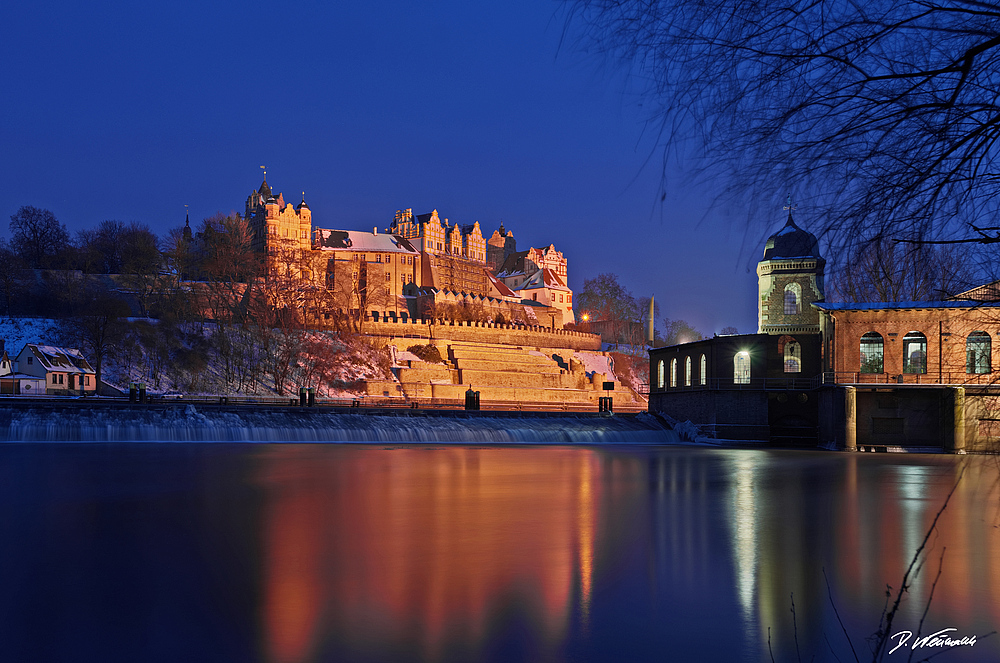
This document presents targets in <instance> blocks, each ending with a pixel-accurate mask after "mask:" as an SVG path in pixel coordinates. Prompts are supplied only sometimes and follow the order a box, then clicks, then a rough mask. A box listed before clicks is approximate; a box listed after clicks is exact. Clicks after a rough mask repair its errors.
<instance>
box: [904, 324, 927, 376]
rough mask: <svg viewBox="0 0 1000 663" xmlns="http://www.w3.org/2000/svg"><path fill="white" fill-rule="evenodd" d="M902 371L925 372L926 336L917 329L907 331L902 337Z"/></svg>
mask: <svg viewBox="0 0 1000 663" xmlns="http://www.w3.org/2000/svg"><path fill="white" fill-rule="evenodd" d="M903 372H904V373H926V372H927V337H926V336H924V335H923V334H921V333H920V332H918V331H911V332H907V333H906V336H904V337H903Z"/></svg>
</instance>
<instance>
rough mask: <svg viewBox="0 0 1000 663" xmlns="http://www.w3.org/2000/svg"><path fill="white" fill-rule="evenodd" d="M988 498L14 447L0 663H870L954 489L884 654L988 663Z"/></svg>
mask: <svg viewBox="0 0 1000 663" xmlns="http://www.w3.org/2000/svg"><path fill="white" fill-rule="evenodd" d="M963 472H964V474H963ZM960 476H961V481H959V477H960ZM998 480H1000V474H998V458H997V457H992V456H947V455H916V454H909V455H904V454H861V453H854V454H848V453H834V452H822V451H776V450H760V449H718V448H707V447H692V446H659V447H642V446H614V447H594V446H526V445H520V446H460V445H447V446H433V445H422V446H387V445H365V446H362V445H319V444H253V445H251V444H184V443H179V444H156V443H147V444H127V443H123V444H87V443H75V444H32V443H9V444H3V445H0V504H2V510H0V604H2V610H3V616H4V617H3V619H2V620H0V660H12V661H275V662H281V663H298V662H306V661H508V660H511V661H515V660H516V661H522V660H526V661H622V660H635V661H689V660H690V661H693V660H705V661H769V660H771V656H772V654H773V657H774V660H776V661H779V662H780V661H797V660H802V661H809V660H816V661H828V660H829V661H832V660H842V661H848V660H854V655H853V654H852V650H851V647H852V646H853V648H854V650H856V652H857V654H858V657H859V658H860V659H861V660H871V653H870V649H869V644H868V642H867V641H866V638H867V637H868V636H870V635H871V634H872V633H874V632H875V631H876V630H877V629H878V628H879V622H880V617H881V615H882V611H883V608H884V606H885V604H886V600H887V599H886V587H887V585H888V586H891V588H892V589H891V591H890V598H889V601H890V602H891V601H894V600H895V597H896V592H897V591H898V589H899V587H900V583H901V580H902V578H903V574H904V573H905V572H906V569H907V566H908V565H909V563H910V560H911V558H912V557H913V555H914V553H915V551H916V550H917V549H918V548H919V547H920V545H921V542H922V541H923V539H924V536H925V534H926V532H927V531H928V528H929V527H930V525H931V522H932V521H933V519H934V518H935V516H936V515H937V514H938V512H939V510H940V508H941V507H942V505H943V504H944V502H945V500H946V498H947V496H948V494H949V491H951V490H952V488H953V487H955V486H956V482H957V488H955V491H954V494H953V496H952V497H951V501H950V503H949V504H948V507H947V509H945V510H944V512H943V513H941V516H940V520H939V522H938V526H937V529H936V531H935V533H934V534H933V535H932V536H931V537H930V539H929V542H928V546H927V550H926V554H925V555H924V556H922V557H921V560H922V564H921V565H920V568H919V573H918V574H917V575H916V576H915V578H913V579H912V582H911V586H910V588H909V591H908V592H906V593H905V594H904V595H903V599H902V603H901V607H900V610H899V611H898V613H897V614H896V616H895V619H894V622H893V624H892V627H891V629H890V630H891V631H892V633H893V634H894V633H897V632H903V631H913V632H914V633H916V632H917V630H918V627H919V628H920V631H921V633H922V634H929V633H933V632H937V631H941V630H943V629H954V630H952V631H948V632H947V634H949V635H952V636H953V637H955V638H961V637H963V636H966V637H971V636H977V641H976V644H975V645H974V646H971V647H970V646H964V647H959V648H956V649H954V650H952V651H949V652H947V653H945V654H943V655H942V656H940V657H939V658H937V659H935V660H941V661H980V660H1000V638H998V637H997V636H992V637H985V638H984V636H985V635H986V634H987V633H989V632H991V631H994V630H996V629H998V628H1000V528H998V525H1000V493H998ZM942 553H943V558H942ZM939 568H940V576H939V577H937V581H936V585H935V577H936V576H938V572H939ZM932 588H933V596H932V597H931V593H932ZM928 605H929V607H928ZM793 606H794V616H793V612H792V608H793ZM925 608H927V614H926V617H925V618H924V620H923V625H922V626H921V625H920V622H921V618H922V615H923V612H924V610H925ZM838 614H839V620H838ZM841 621H842V622H843V627H842V626H841V623H840V622H841ZM845 631H846V634H845ZM903 637H904V636H898V639H897V640H902V639H903ZM915 637H916V636H914V638H915ZM769 639H770V645H769V642H768V641H769ZM897 640H893V641H892V642H891V643H890V646H895V644H897ZM912 642H913V639H911V640H909V641H907V643H906V645H905V646H904V647H902V648H900V649H899V650H897V651H896V652H894V653H893V654H891V655H887V656H886V657H885V660H888V661H894V660H898V661H905V660H907V657H908V656H909V655H910V653H911V648H910V645H911V644H912ZM769 647H770V651H769ZM937 651H939V649H932V648H929V647H925V648H922V649H918V650H916V651H912V653H913V654H914V660H917V659H918V658H923V657H926V656H927V655H930V654H933V653H936V652H937Z"/></svg>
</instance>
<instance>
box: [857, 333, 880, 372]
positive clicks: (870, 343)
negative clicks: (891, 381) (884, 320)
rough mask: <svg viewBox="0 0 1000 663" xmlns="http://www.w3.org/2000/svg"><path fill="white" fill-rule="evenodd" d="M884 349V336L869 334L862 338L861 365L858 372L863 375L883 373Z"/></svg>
mask: <svg viewBox="0 0 1000 663" xmlns="http://www.w3.org/2000/svg"><path fill="white" fill-rule="evenodd" d="M884 348H885V344H884V343H883V341H882V334H879V333H878V332H868V333H867V334H865V335H864V336H862V337H861V365H860V366H859V367H858V371H860V372H861V373H881V372H882V367H883V357H884V355H883V352H884Z"/></svg>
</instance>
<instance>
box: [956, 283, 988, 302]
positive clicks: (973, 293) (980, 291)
mask: <svg viewBox="0 0 1000 663" xmlns="http://www.w3.org/2000/svg"><path fill="white" fill-rule="evenodd" d="M948 299H961V300H973V301H977V302H992V301H996V300H1000V281H992V282H990V283H984V284H983V285H977V286H976V287H975V288H970V289H969V290H965V291H964V292H960V293H958V294H957V295H953V296H951V297H949V298H948Z"/></svg>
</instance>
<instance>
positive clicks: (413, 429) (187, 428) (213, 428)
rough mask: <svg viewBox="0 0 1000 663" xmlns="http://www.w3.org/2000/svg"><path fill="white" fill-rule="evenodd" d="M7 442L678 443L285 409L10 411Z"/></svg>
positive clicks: (1, 429) (513, 419)
mask: <svg viewBox="0 0 1000 663" xmlns="http://www.w3.org/2000/svg"><path fill="white" fill-rule="evenodd" d="M0 441H4V442H249V443H288V442H293V443H294V442H298V443H362V444H385V443H391V444H582V445H591V444H593V445H598V444H677V443H679V442H680V440H679V438H678V436H677V434H676V433H675V432H674V431H673V430H670V429H668V428H666V427H665V426H663V425H662V423H660V421H659V420H658V419H657V418H656V417H653V416H651V415H647V414H640V415H636V416H620V415H616V416H614V417H599V416H579V415H577V416H570V415H567V416H543V415H528V416H489V415H485V413H484V414H482V415H479V416H469V415H467V414H465V413H457V412H456V413H454V414H449V415H445V416H440V415H434V416H428V415H427V414H426V413H416V414H410V413H404V412H400V413H394V414H371V413H362V414H349V413H342V412H328V411H326V412H325V411H309V410H306V411H303V410H298V409H295V410H290V409H279V408H230V409H224V408H218V407H214V408H208V407H196V406H194V405H190V404H188V405H184V406H180V407H166V408H156V409H152V408H95V409H82V408H81V409H78V408H53V407H33V408H4V409H3V410H0Z"/></svg>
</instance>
